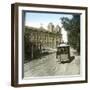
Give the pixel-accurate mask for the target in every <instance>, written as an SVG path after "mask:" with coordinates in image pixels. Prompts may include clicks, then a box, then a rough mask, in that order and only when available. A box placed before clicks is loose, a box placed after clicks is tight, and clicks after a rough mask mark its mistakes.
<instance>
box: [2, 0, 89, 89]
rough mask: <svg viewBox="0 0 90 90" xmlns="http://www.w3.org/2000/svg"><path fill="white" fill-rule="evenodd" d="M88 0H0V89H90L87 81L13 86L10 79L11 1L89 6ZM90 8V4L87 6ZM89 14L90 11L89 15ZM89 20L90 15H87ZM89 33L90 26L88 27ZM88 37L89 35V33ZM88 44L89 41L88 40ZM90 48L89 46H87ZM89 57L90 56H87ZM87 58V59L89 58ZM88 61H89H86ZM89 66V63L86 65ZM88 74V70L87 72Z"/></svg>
mask: <svg viewBox="0 0 90 90" xmlns="http://www.w3.org/2000/svg"><path fill="white" fill-rule="evenodd" d="M89 1H90V0H0V90H15V89H18V90H24V89H26V90H72V89H73V90H90V89H89V88H90V78H89V83H86V84H72V85H68V84H67V85H55V86H38V87H24V88H13V87H11V86H10V79H11V6H10V5H11V3H14V2H28V3H43V4H58V5H72V6H73V5H74V6H89ZM89 9H90V6H89ZM88 16H90V12H89V15H88ZM89 20H90V17H89ZM88 23H90V21H89V22H88ZM88 30H89V31H88V33H90V27H89V29H88ZM89 38H90V35H89ZM88 43H89V45H88V46H90V41H89V42H88ZM88 50H90V47H89V48H88ZM89 59H90V56H89ZM89 59H88V60H89ZM88 63H90V61H88ZM88 66H89V68H90V65H88ZM88 73H89V76H90V71H89V72H88Z"/></svg>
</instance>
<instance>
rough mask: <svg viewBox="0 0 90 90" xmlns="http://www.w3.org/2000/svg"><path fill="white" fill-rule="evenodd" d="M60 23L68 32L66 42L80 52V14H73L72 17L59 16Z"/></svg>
mask: <svg viewBox="0 0 90 90" xmlns="http://www.w3.org/2000/svg"><path fill="white" fill-rule="evenodd" d="M61 23H62V25H63V27H64V29H65V30H66V31H67V34H68V42H69V44H70V45H71V47H73V48H74V49H76V50H77V52H78V53H80V15H73V18H72V19H69V18H67V17H63V18H61Z"/></svg>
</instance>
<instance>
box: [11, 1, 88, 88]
mask: <svg viewBox="0 0 90 90" xmlns="http://www.w3.org/2000/svg"><path fill="white" fill-rule="evenodd" d="M19 6H22V7H26V6H28V7H31V6H33V7H41V8H56V9H59V8H61V9H77V10H85V16H86V17H85V30H86V31H85V39H86V40H85V43H86V45H85V46H86V47H85V54H86V57H85V80H78V81H63V82H47V83H28V84H19V83H18V65H19V63H18V37H19V36H18V35H19V34H18V7H19ZM87 20H88V8H87V7H81V6H63V5H46V4H32V3H14V4H11V86H14V87H22V86H41V85H58V84H73V83H87V82H88V60H87V56H88V53H87V52H88V51H87V50H88V38H87V37H88V36H87V34H88V32H87V27H88V23H87Z"/></svg>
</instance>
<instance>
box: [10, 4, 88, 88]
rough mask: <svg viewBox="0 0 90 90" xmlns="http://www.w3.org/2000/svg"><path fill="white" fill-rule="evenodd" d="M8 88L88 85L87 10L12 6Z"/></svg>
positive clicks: (66, 7) (71, 7)
mask: <svg viewBox="0 0 90 90" xmlns="http://www.w3.org/2000/svg"><path fill="white" fill-rule="evenodd" d="M11 11H12V12H11V37H12V38H11V85H12V86H15V87H19V86H36V85H37V86H38V85H56V84H70V83H71V84H72V83H87V80H88V78H87V67H88V66H87V63H88V62H87V7H76V6H62V5H61V6H60V5H44V4H25V3H15V4H12V6H11Z"/></svg>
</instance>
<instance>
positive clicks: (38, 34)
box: [24, 23, 62, 57]
mask: <svg viewBox="0 0 90 90" xmlns="http://www.w3.org/2000/svg"><path fill="white" fill-rule="evenodd" d="M24 33H28V34H29V35H28V38H29V42H30V44H31V46H30V47H31V51H32V53H34V52H35V53H36V51H38V53H39V51H41V50H43V49H47V48H48V49H49V48H51V49H52V50H53V49H55V48H56V47H57V45H59V44H60V43H61V40H62V34H61V28H60V27H59V25H57V26H56V27H54V25H53V24H52V23H49V24H48V30H46V29H44V28H43V27H40V28H35V27H28V26H26V27H25V32H24ZM33 55H34V54H32V55H31V57H34V56H33Z"/></svg>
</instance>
